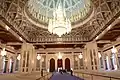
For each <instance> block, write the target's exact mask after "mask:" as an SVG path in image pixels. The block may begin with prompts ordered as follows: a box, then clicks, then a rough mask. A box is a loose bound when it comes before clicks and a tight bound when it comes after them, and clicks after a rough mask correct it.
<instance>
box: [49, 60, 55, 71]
mask: <svg viewBox="0 0 120 80" xmlns="http://www.w3.org/2000/svg"><path fill="white" fill-rule="evenodd" d="M53 71H55V60H54V59H53V58H52V59H50V72H53Z"/></svg>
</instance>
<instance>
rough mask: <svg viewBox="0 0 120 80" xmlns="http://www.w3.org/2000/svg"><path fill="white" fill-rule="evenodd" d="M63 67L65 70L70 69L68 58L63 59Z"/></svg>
mask: <svg viewBox="0 0 120 80" xmlns="http://www.w3.org/2000/svg"><path fill="white" fill-rule="evenodd" d="M65 69H66V70H67V71H70V59H69V58H66V59H65Z"/></svg>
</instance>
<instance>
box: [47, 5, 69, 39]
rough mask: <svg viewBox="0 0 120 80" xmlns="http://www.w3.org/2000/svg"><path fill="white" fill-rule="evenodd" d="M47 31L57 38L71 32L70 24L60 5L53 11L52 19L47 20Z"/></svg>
mask: <svg viewBox="0 0 120 80" xmlns="http://www.w3.org/2000/svg"><path fill="white" fill-rule="evenodd" d="M48 31H49V32H51V33H53V34H57V35H58V36H59V37H61V36H62V35H63V34H66V33H69V32H70V31H71V22H70V20H69V19H68V18H67V17H66V13H65V10H64V9H63V8H62V6H61V5H60V4H59V6H58V8H56V9H55V10H54V11H53V18H52V19H49V24H48Z"/></svg>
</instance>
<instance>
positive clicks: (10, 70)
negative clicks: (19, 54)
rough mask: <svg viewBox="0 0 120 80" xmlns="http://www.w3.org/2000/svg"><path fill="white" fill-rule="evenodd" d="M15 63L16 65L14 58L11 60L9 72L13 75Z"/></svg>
mask: <svg viewBox="0 0 120 80" xmlns="http://www.w3.org/2000/svg"><path fill="white" fill-rule="evenodd" d="M13 63H14V60H13V57H11V58H10V64H9V72H10V73H12V72H13Z"/></svg>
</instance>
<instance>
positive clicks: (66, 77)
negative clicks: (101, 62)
mask: <svg viewBox="0 0 120 80" xmlns="http://www.w3.org/2000/svg"><path fill="white" fill-rule="evenodd" d="M50 80H84V79H81V78H79V77H76V76H71V75H70V74H67V73H63V74H61V73H59V72H56V73H53V76H52V77H51V78H50Z"/></svg>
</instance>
